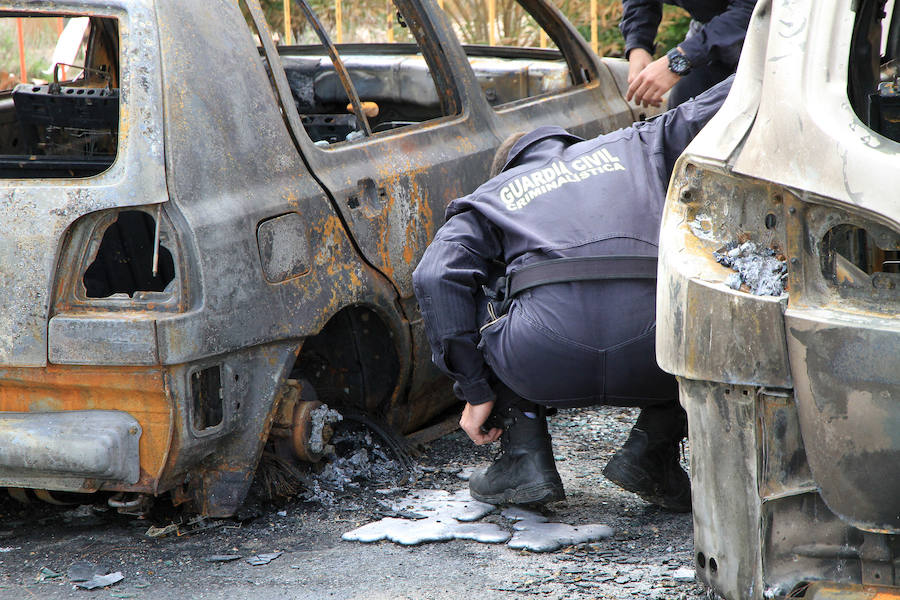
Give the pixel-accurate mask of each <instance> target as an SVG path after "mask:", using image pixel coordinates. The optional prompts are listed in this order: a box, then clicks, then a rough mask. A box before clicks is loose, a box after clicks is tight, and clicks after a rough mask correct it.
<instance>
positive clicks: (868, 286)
mask: <svg viewBox="0 0 900 600" xmlns="http://www.w3.org/2000/svg"><path fill="white" fill-rule="evenodd" d="M883 8H884V3H880V4H879V3H878V2H850V1H846V2H845V1H840V0H836V1H833V2H828V3H821V2H803V1H801V2H792V3H780V2H770V1H761V2H759V3H758V5H757V7H756V10H755V12H754V16H753V19H752V22H751V26H750V33H749V34H748V37H747V43H746V45H745V49H744V54H743V55H742V58H741V64H740V66H739V68H738V74H737V77H736V80H735V83H734V87H733V89H732V93H731V94H730V96H729V98H728V100H727V101H726V103H725V105H724V106H723V108H722V110H721V111H720V112H719V114H718V115H716V117H715V118H714V119H713V120H712V121H711V122H710V124H709V127H707V128H705V129H704V130H703V131H702V132H701V133H700V134H699V135H698V136H697V138H696V140H695V141H694V143H693V144H692V145H691V146H690V147H689V148H688V150H687V152H686V153H685V155H684V156H683V157H682V158H681V159H680V162H679V163H678V166H677V167H676V170H675V173H674V175H673V178H672V181H671V185H670V188H669V195H668V198H667V205H666V210H665V215H664V222H663V227H662V239H661V245H660V293H659V295H658V298H659V302H658V333H657V336H658V337H657V354H658V359H659V362H660V364H661V365H662V367H663V368H664V369H666V370H668V371H669V372H672V373H674V374H676V375H677V376H678V377H679V387H680V397H681V402H682V404H683V405H684V407H685V408H686V410H687V411H688V417H689V422H690V440H691V469H692V481H693V505H694V529H695V548H696V555H695V558H696V567H697V573H698V576H699V578H700V579H701V580H702V581H703V582H705V583H706V584H707V585H708V586H709V587H710V588H711V589H712V590H714V591H715V592H716V593H718V594H720V595H722V596H724V597H725V598H728V599H729V600H732V599H759V598H764V597H765V598H770V597H786V596H789V597H808V598H832V597H841V598H852V599H862V598H874V597H887V598H889V597H896V596H897V595H900V568H898V566H900V536H898V534H900V436H898V432H900V404H898V403H897V398H898V394H900V390H898V384H900V362H898V355H897V352H896V348H897V347H898V339H897V334H898V328H900V325H898V323H897V319H896V314H897V309H896V302H897V296H896V293H897V292H896V289H897V285H896V281H897V277H898V275H897V270H896V268H895V266H894V265H895V264H897V263H896V255H897V250H898V248H900V244H898V240H900V235H898V231H900V227H898V222H900V213H898V212H897V206H896V201H895V199H894V198H893V196H894V194H893V191H892V190H893V189H894V188H895V187H896V182H894V179H895V178H896V177H897V176H898V173H900V169H898V167H900V146H898V143H897V138H896V135H895V134H893V133H891V131H890V128H889V126H887V125H886V124H885V123H886V122H887V121H886V120H883V121H878V120H877V119H876V117H874V116H873V115H876V114H877V113H876V110H875V108H884V107H887V108H886V110H888V111H889V110H890V104H889V101H886V100H885V98H886V97H887V94H888V93H889V92H890V89H891V87H890V86H891V85H893V84H892V83H891V82H892V81H893V80H892V77H893V75H891V74H890V73H888V71H887V69H889V68H890V63H887V64H886V65H884V64H879V62H881V63H884V62H885V61H887V59H888V58H891V57H893V55H894V54H893V53H895V52H896V48H897V45H896V41H895V40H897V39H898V37H897V35H898V31H897V28H898V26H900V25H898V24H900V18H898V17H897V14H896V10H895V12H894V15H893V18H891V15H890V9H893V7H892V6H890V5H889V6H888V7H887V8H888V9H889V12H888V18H887V19H885V20H884V23H882V21H881V18H880V16H881V11H882V9H883ZM882 35H883V36H884V42H885V47H886V55H887V56H886V58H884V59H882V61H879V56H880V51H881V48H880V47H879V45H878V44H879V41H881V40H880V38H882ZM873 107H874V108H873ZM745 242H752V243H753V244H755V245H756V247H758V248H761V249H764V250H765V251H766V252H767V253H768V255H770V256H774V257H777V258H778V259H779V260H783V261H784V264H785V265H786V268H787V273H786V275H785V281H786V284H787V285H786V291H785V292H784V293H783V294H781V295H778V296H757V295H753V294H751V293H750V292H749V291H748V288H747V287H746V286H740V285H739V284H740V283H741V282H740V281H738V282H737V284H738V285H736V284H735V282H734V279H733V278H734V273H733V272H732V271H731V270H730V269H728V268H725V267H723V266H722V265H721V264H719V263H718V262H717V259H716V257H715V256H714V253H716V252H718V253H719V255H720V256H721V254H723V253H727V252H728V251H730V250H731V249H733V248H735V247H736V246H737V245H738V244H743V243H745ZM816 581H819V582H821V583H814V584H812V585H810V582H816Z"/></svg>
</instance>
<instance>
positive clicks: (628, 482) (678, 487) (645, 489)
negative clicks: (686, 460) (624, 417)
mask: <svg viewBox="0 0 900 600" xmlns="http://www.w3.org/2000/svg"><path fill="white" fill-rule="evenodd" d="M686 435H687V415H686V414H685V412H684V409H683V408H681V406H679V405H677V404H674V405H667V406H663V407H655V406H651V407H648V408H645V409H643V410H641V414H640V416H639V417H638V420H637V422H636V423H635V424H634V427H633V428H632V429H631V433H630V434H629V435H628V440H627V441H626V442H625V445H624V446H622V448H620V449H619V451H618V452H616V453H615V455H614V456H613V457H612V458H611V459H610V461H609V463H608V464H607V465H606V467H604V469H603V475H604V476H606V478H607V479H609V480H610V481H612V482H613V483H615V484H616V485H618V486H619V487H621V488H623V489H626V490H628V491H629V492H634V493H635V494H637V495H638V496H640V497H641V498H643V499H644V500H646V501H647V502H650V503H651V504H656V505H659V506H661V507H663V508H666V509H669V510H672V511H675V512H688V511H690V510H691V482H690V479H688V476H687V473H685V472H684V469H682V468H681V463H680V462H679V446H680V443H681V440H682V439H683V438H684V437H685V436H686Z"/></svg>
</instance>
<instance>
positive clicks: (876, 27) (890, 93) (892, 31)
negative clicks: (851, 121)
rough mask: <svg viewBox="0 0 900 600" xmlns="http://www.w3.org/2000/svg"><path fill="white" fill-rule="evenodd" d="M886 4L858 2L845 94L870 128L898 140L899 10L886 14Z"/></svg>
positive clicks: (883, 0) (873, 0)
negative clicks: (846, 93)
mask: <svg viewBox="0 0 900 600" xmlns="http://www.w3.org/2000/svg"><path fill="white" fill-rule="evenodd" d="M886 5H887V0H863V1H862V2H859V3H857V7H856V22H855V23H854V27H853V40H852V42H851V47H850V58H851V60H850V72H849V89H848V94H849V96H850V102H851V104H852V105H853V109H854V110H855V111H856V114H857V116H859V118H860V119H862V120H863V122H865V123H866V125H868V126H869V128H871V129H872V130H873V131H876V132H878V133H880V134H881V135H883V136H884V137H886V138H889V139H892V140H894V141H900V62H898V59H900V11H897V10H895V11H893V14H892V15H888V14H887V13H886V12H885V6H886ZM882 49H883V50H882Z"/></svg>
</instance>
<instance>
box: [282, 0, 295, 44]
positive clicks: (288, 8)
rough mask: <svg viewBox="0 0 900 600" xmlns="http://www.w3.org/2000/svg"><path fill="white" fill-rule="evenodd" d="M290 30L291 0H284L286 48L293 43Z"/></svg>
mask: <svg viewBox="0 0 900 600" xmlns="http://www.w3.org/2000/svg"><path fill="white" fill-rule="evenodd" d="M291 29H293V28H292V27H291V0H284V43H285V44H287V45H288V46H290V45H291V44H292V43H293V36H292V35H291Z"/></svg>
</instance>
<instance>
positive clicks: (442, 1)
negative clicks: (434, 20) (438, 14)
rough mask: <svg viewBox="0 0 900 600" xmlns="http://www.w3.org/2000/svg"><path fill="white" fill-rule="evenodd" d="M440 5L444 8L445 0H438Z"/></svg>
mask: <svg viewBox="0 0 900 600" xmlns="http://www.w3.org/2000/svg"><path fill="white" fill-rule="evenodd" d="M438 6H439V7H440V8H441V10H444V0H438Z"/></svg>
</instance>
